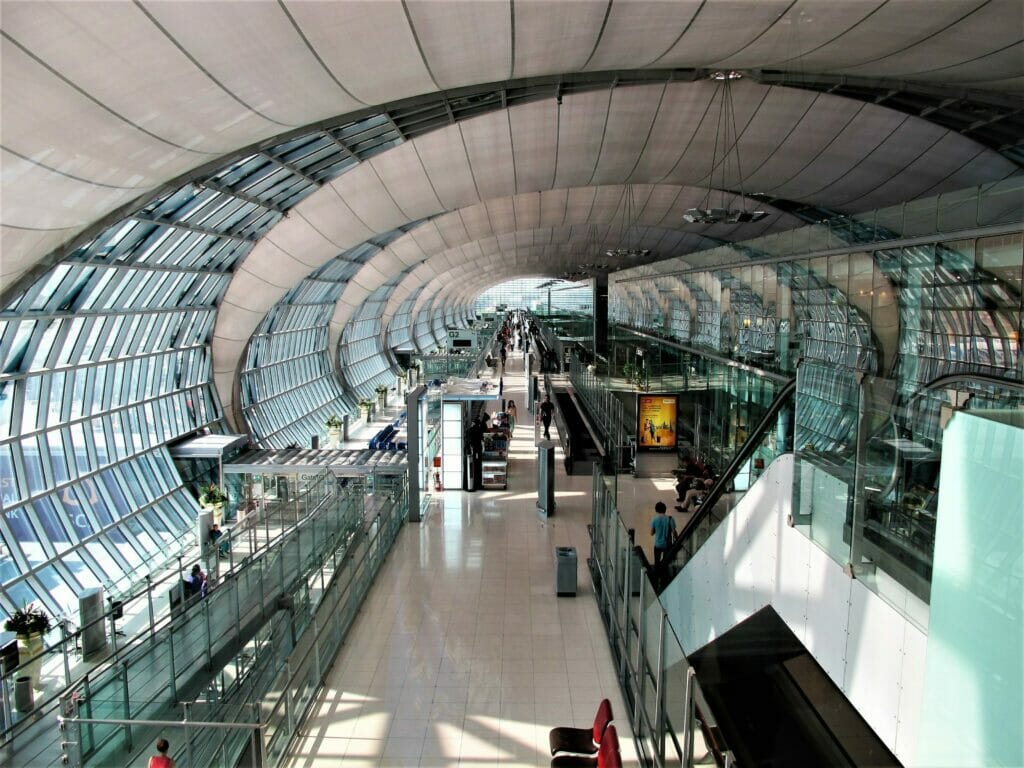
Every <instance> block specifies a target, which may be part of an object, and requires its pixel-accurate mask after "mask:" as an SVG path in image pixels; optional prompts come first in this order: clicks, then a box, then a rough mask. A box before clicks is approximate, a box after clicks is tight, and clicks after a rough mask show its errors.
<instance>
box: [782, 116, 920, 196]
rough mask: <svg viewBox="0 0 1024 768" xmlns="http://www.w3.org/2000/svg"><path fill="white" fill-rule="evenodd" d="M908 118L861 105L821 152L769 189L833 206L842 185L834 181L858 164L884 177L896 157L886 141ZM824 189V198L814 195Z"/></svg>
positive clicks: (890, 170) (881, 179) (888, 174)
mask: <svg viewBox="0 0 1024 768" xmlns="http://www.w3.org/2000/svg"><path fill="white" fill-rule="evenodd" d="M909 119H910V118H908V117H907V116H906V115H902V114H900V113H898V112H891V111H889V110H886V109H869V108H868V107H865V108H864V109H862V110H861V111H860V112H858V113H857V115H856V116H854V118H853V119H852V120H851V121H850V122H849V124H848V125H847V126H846V127H845V128H844V129H843V130H842V131H840V132H839V133H838V134H836V136H835V138H834V139H833V140H832V141H830V142H829V144H828V146H827V147H826V148H825V149H824V150H823V151H822V152H821V153H819V154H818V155H817V156H816V157H815V158H814V159H813V160H811V162H809V163H807V164H806V166H804V168H803V169H801V170H800V172H799V173H797V174H796V175H795V176H793V178H791V179H790V180H789V181H788V182H786V183H785V184H783V185H781V186H780V187H776V188H774V189H773V190H772V192H773V193H774V194H777V195H779V196H780V197H785V198H790V199H794V200H814V201H815V202H816V203H818V204H820V205H826V206H828V205H833V204H835V203H836V202H837V201H838V200H839V199H840V195H841V194H842V192H841V190H842V185H841V184H839V185H836V184H835V182H836V181H837V180H839V179H841V178H843V177H844V176H845V175H846V174H847V173H849V172H850V171H851V170H852V169H853V168H855V167H856V166H857V165H858V164H860V163H865V164H868V165H869V166H870V167H872V168H875V169H876V170H878V171H880V172H881V174H882V175H880V176H879V177H878V181H879V182H880V183H881V182H882V181H886V180H888V179H889V177H890V176H891V175H892V171H893V166H894V165H895V164H896V163H897V162H898V158H896V157H894V156H893V155H892V154H891V153H890V152H888V151H887V149H886V141H887V139H888V137H889V136H890V135H892V134H893V133H894V132H896V131H897V130H898V129H899V127H900V126H901V125H902V124H903V123H905V122H906V121H907V120H909ZM825 189H828V190H829V192H830V194H829V195H827V196H826V198H816V197H815V195H816V194H817V193H818V192H819V191H821V190H825Z"/></svg>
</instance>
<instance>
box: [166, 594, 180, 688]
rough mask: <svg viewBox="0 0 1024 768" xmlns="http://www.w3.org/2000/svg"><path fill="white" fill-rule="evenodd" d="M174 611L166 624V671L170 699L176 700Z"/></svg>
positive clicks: (176, 675)
mask: <svg viewBox="0 0 1024 768" xmlns="http://www.w3.org/2000/svg"><path fill="white" fill-rule="evenodd" d="M174 624H175V621H174V613H173V612H172V613H171V620H170V622H169V623H168V625H167V659H168V663H167V673H168V675H170V683H171V701H177V700H178V681H177V677H178V674H177V672H175V670H174Z"/></svg>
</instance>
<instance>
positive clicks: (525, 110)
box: [508, 99, 558, 190]
mask: <svg viewBox="0 0 1024 768" xmlns="http://www.w3.org/2000/svg"><path fill="white" fill-rule="evenodd" d="M508 119H509V124H510V125H511V128H512V136H513V137H514V143H513V149H514V151H515V168H516V189H521V190H529V189H549V188H550V187H551V185H552V184H553V183H554V180H555V154H556V146H555V139H556V137H557V135H558V106H557V104H556V103H555V102H554V101H553V100H551V99H547V100H545V101H539V102H535V103H533V104H524V105H522V106H517V107H515V108H514V109H510V110H509V111H508Z"/></svg>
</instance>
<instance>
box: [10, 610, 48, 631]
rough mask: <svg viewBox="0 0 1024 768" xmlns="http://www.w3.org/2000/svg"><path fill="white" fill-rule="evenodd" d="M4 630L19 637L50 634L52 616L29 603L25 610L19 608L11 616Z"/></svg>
mask: <svg viewBox="0 0 1024 768" xmlns="http://www.w3.org/2000/svg"><path fill="white" fill-rule="evenodd" d="M4 629H6V630H7V631H8V632H15V633H17V634H19V635H31V634H33V633H34V632H49V631H50V616H49V615H48V614H47V613H46V611H44V610H43V609H42V608H36V607H35V605H34V604H32V603H28V604H27V605H25V607H24V608H18V609H16V610H15V611H14V613H12V614H11V616H10V618H9V619H7V621H5V622H4Z"/></svg>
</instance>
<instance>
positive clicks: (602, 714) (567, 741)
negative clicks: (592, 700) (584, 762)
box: [548, 699, 613, 755]
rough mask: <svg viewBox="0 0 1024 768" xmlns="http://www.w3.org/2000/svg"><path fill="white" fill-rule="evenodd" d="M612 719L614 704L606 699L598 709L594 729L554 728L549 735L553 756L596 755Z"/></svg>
mask: <svg viewBox="0 0 1024 768" xmlns="http://www.w3.org/2000/svg"><path fill="white" fill-rule="evenodd" d="M612 719H613V718H612V703H611V702H610V701H608V699H604V700H602V701H601V703H600V704H599V705H598V707H597V714H596V715H595V716H594V725H593V727H591V728H573V727H571V726H567V725H566V726H560V727H558V728H552V729H551V733H550V734H548V742H549V743H550V744H551V754H552V755H555V754H557V753H559V752H573V753H575V754H578V755H593V754H596V753H597V750H598V745H599V744H600V743H601V737H602V736H604V732H605V729H606V728H607V727H608V724H609V723H610V722H611V721H612Z"/></svg>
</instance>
